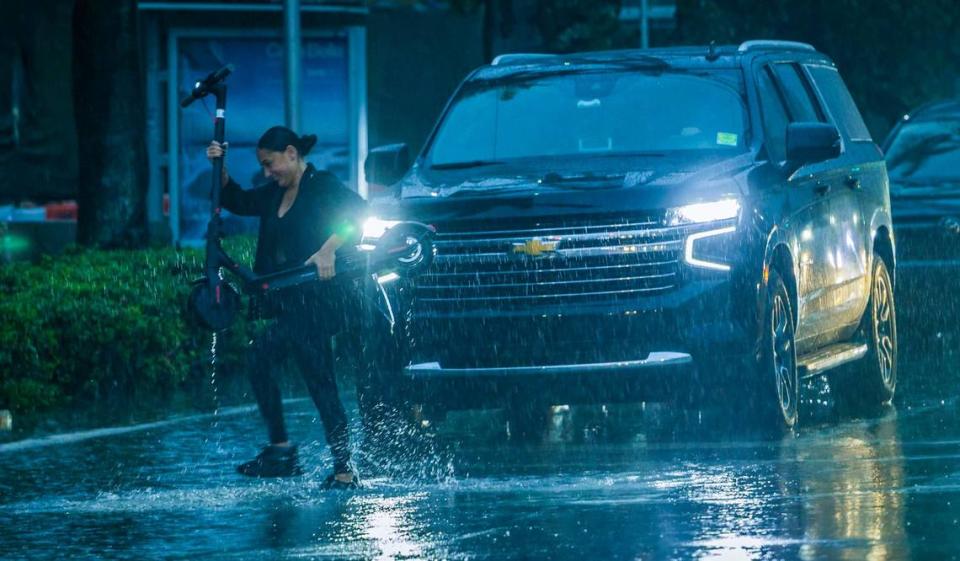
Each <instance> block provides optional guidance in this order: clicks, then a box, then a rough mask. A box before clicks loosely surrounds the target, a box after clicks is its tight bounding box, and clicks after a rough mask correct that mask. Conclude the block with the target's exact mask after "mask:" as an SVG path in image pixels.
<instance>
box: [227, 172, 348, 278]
mask: <svg viewBox="0 0 960 561" xmlns="http://www.w3.org/2000/svg"><path fill="white" fill-rule="evenodd" d="M283 193H284V188H283V187H281V186H279V185H277V183H276V182H275V181H274V182H270V183H268V184H267V185H264V186H262V187H257V188H255V189H250V190H247V191H244V190H243V189H241V188H240V186H239V185H238V184H237V183H236V182H235V181H233V179H231V180H230V182H229V183H227V185H226V186H225V187H224V188H223V190H222V191H221V194H220V202H221V204H222V205H223V207H224V208H225V209H227V210H229V211H230V212H232V213H234V214H238V215H241V216H259V217H260V231H259V234H258V236H257V254H256V258H255V261H254V265H253V270H254V272H256V273H257V274H258V275H263V274H267V273H273V272H276V271H280V270H283V269H289V268H292V267H297V266H300V265H303V262H304V261H306V260H307V259H309V258H310V256H311V255H313V254H314V253H316V252H317V250H319V249H320V247H321V246H322V245H323V243H324V242H326V241H327V239H329V238H330V236H331V235H333V234H337V235H339V236H340V237H342V238H344V239H345V240H346V241H347V242H348V243H350V242H354V241H356V240H358V239H359V236H360V232H361V228H362V223H361V221H362V220H363V216H364V213H365V211H366V206H367V203H366V201H364V200H363V198H361V197H360V195H358V194H357V193H356V192H354V191H351V190H350V189H348V188H347V187H346V186H345V185H343V183H341V182H340V180H338V179H337V178H336V177H335V176H334V175H333V174H332V173H330V172H327V171H318V170H317V169H316V168H314V167H313V164H308V165H307V169H306V171H305V172H304V173H303V177H302V178H301V179H300V191H299V192H298V193H297V198H296V199H295V200H294V202H293V206H291V207H290V208H289V209H288V210H287V212H286V214H284V215H283V217H279V216H277V212H278V211H279V209H280V201H281V200H282V199H283Z"/></svg>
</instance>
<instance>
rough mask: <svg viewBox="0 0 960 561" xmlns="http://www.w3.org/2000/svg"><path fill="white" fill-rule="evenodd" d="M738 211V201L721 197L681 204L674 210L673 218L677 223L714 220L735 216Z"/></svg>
mask: <svg viewBox="0 0 960 561" xmlns="http://www.w3.org/2000/svg"><path fill="white" fill-rule="evenodd" d="M739 212H740V201H738V200H737V199H723V200H721V201H714V202H710V203H696V204H692V205H686V206H682V207H680V208H677V209H676V210H675V211H674V219H675V221H676V222H677V223H679V224H684V223H692V224H697V223H700V222H715V221H718V220H729V219H731V218H736V217H737V214H738V213H739Z"/></svg>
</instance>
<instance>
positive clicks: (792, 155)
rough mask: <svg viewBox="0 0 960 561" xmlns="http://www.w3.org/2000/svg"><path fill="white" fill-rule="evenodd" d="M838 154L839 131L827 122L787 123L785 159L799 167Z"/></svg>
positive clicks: (828, 158)
mask: <svg viewBox="0 0 960 561" xmlns="http://www.w3.org/2000/svg"><path fill="white" fill-rule="evenodd" d="M839 155H840V131H838V130H837V127H835V126H833V125H831V124H828V123H790V124H789V125H787V161H788V162H790V163H791V164H793V165H795V166H797V167H799V166H802V165H804V164H811V163H814V162H822V161H824V160H832V159H833V158H836V157H838V156H839Z"/></svg>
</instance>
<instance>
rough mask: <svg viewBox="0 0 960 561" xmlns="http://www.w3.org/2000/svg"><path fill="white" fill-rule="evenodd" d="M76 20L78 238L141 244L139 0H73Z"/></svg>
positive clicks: (142, 171) (99, 242)
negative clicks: (74, 0) (137, 4)
mask: <svg viewBox="0 0 960 561" xmlns="http://www.w3.org/2000/svg"><path fill="white" fill-rule="evenodd" d="M73 25H74V39H73V41H74V84H73V86H74V92H73V93H74V101H75V107H76V115H77V135H78V137H79V140H80V146H79V155H80V164H79V197H78V207H79V216H78V224H77V241H78V242H79V243H81V244H83V245H88V246H99V247H141V246H143V245H144V244H145V243H146V241H147V240H146V237H147V236H146V232H147V229H146V191H147V189H146V187H147V185H146V184H147V173H146V163H147V158H146V144H145V142H144V133H145V123H144V98H143V88H142V76H141V74H140V58H139V56H140V55H139V50H138V49H139V43H138V39H137V9H136V1H135V0H111V1H109V2H104V1H102V0H77V3H76V6H75V11H74V20H73Z"/></svg>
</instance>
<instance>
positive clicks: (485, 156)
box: [427, 70, 747, 169]
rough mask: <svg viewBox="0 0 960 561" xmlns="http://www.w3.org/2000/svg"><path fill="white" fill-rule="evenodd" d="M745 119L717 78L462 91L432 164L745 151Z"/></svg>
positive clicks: (594, 79)
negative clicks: (583, 156)
mask: <svg viewBox="0 0 960 561" xmlns="http://www.w3.org/2000/svg"><path fill="white" fill-rule="evenodd" d="M746 120H747V119H746V111H745V109H744V103H743V100H742V97H741V95H740V93H739V92H738V91H737V89H736V88H735V87H733V86H731V85H728V84H727V83H725V82H723V81H720V80H719V79H712V78H708V77H703V76H696V75H692V74H684V73H679V72H675V73H671V72H659V71H658V72H638V71H636V70H633V71H630V72H625V71H604V72H597V71H593V72H588V71H581V72H576V73H565V74H556V73H553V74H540V75H533V76H531V75H525V76H517V77H513V78H511V79H508V80H500V81H497V82H493V83H491V82H484V81H477V82H474V83H469V84H467V85H465V86H464V89H463V90H462V92H461V94H460V95H459V97H458V98H457V100H456V102H455V103H454V105H453V106H452V108H451V109H450V111H449V112H448V113H447V116H446V118H445V119H444V120H443V122H442V124H441V126H440V128H439V130H438V132H437V135H436V137H435V140H434V142H433V144H432V145H431V147H430V150H429V153H428V156H427V163H428V165H430V166H431V167H434V168H440V169H443V168H456V167H461V166H469V165H482V164H484V163H490V162H493V163H496V162H501V161H504V160H512V159H523V158H537V157H556V156H560V157H569V156H577V155H595V154H624V155H630V154H638V155H642V154H650V153H654V154H658V153H664V152H675V151H694V150H700V151H703V150H710V151H718V150H719V151H733V152H737V151H742V150H743V149H744V147H745V138H744V131H745V130H746V126H747V125H746Z"/></svg>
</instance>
